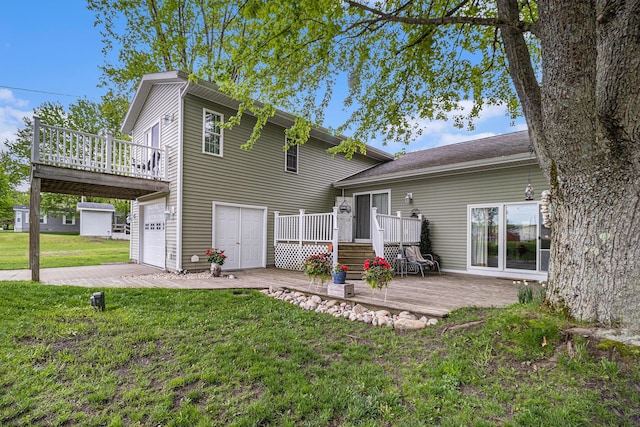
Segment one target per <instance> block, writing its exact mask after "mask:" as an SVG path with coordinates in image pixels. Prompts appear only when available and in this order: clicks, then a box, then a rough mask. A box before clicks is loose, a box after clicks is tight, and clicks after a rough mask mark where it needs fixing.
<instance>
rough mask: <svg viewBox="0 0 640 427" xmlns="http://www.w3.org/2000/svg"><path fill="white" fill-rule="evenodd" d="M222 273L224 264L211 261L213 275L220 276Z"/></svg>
mask: <svg viewBox="0 0 640 427" xmlns="http://www.w3.org/2000/svg"><path fill="white" fill-rule="evenodd" d="M220 274H222V266H221V265H220V264H218V263H215V262H212V263H211V277H220Z"/></svg>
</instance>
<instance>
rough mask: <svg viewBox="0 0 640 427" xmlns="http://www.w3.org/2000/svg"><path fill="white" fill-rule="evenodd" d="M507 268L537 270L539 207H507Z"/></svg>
mask: <svg viewBox="0 0 640 427" xmlns="http://www.w3.org/2000/svg"><path fill="white" fill-rule="evenodd" d="M505 210H506V215H505V216H506V221H507V230H506V231H507V236H506V237H507V252H506V268H507V269H514V270H534V271H535V270H537V268H538V241H537V240H538V205H537V204H531V203H529V204H522V205H506V206H505Z"/></svg>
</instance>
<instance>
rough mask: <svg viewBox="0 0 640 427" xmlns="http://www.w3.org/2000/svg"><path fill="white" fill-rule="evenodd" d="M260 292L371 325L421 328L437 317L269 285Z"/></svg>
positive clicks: (434, 320) (435, 322)
mask: <svg viewBox="0 0 640 427" xmlns="http://www.w3.org/2000/svg"><path fill="white" fill-rule="evenodd" d="M260 292H261V293H263V294H265V295H267V296H270V297H272V298H277V299H279V300H282V301H286V302H289V303H291V304H294V305H297V306H298V307H300V308H303V309H305V310H309V311H315V312H316V313H325V314H329V315H332V316H333V317H341V318H343V319H348V320H351V321H353V322H355V321H358V322H364V323H367V324H370V325H372V326H379V327H389V328H394V329H398V330H407V329H422V328H424V327H426V326H433V325H436V324H437V323H438V319H436V318H432V319H428V318H427V317H426V316H423V317H421V318H420V319H418V318H417V316H415V315H414V314H412V313H410V312H408V311H403V312H401V313H399V314H396V315H394V314H392V313H390V312H389V311H387V310H377V311H375V310H370V309H369V308H367V307H365V306H364V305H361V304H356V305H355V306H353V305H351V304H349V303H346V302H338V301H337V300H335V299H332V300H323V299H322V298H320V297H319V296H318V295H311V296H307V295H306V294H304V293H302V292H299V291H291V290H289V289H284V288H280V287H274V286H272V287H270V288H269V289H262V290H261V291H260Z"/></svg>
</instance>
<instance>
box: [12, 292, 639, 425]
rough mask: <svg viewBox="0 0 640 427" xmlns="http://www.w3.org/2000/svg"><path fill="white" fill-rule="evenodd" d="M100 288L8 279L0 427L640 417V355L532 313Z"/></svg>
mask: <svg viewBox="0 0 640 427" xmlns="http://www.w3.org/2000/svg"><path fill="white" fill-rule="evenodd" d="M96 290H97V289H96ZM93 291H95V290H90V289H81V288H73V287H54V286H43V285H38V284H33V283H28V282H13V283H10V282H4V283H0V319H1V322H0V346H1V347H0V372H2V375H0V387H1V388H2V390H3V392H2V393H1V394H0V425H8V426H12V425H47V426H48V425H87V426H97V425H107V426H125V425H127V426H129V425H167V426H198V425H200V426H210V425H233V426H257V425H263V426H327V425H328V426H337V425H344V426H356V425H357V426H421V425H445V426H449V425H450V426H454V425H456V426H457V425H477V426H489V425H496V424H499V425H541V426H544V425H563V426H570V425H576V426H578V425H637V424H638V423H639V422H640V363H638V362H640V360H639V359H640V355H639V354H638V352H637V351H635V349H632V350H630V351H626V352H624V353H625V354H624V355H621V351H620V349H619V347H617V346H613V345H608V346H606V347H600V348H599V347H598V346H597V345H596V344H597V343H594V342H591V341H589V340H587V339H585V338H582V337H577V338H573V339H572V338H569V337H567V336H565V334H563V332H562V331H563V329H564V328H565V327H567V326H569V324H568V322H567V321H566V320H564V319H562V318H559V317H555V316H552V315H550V314H547V313H545V312H543V311H540V310H539V309H537V308H536V307H535V305H533V304H530V305H514V306H512V307H510V308H507V309H491V310H486V309H485V310H479V309H465V310H460V311H457V312H455V313H453V315H452V316H451V318H449V319H447V320H445V321H443V322H441V323H440V324H439V325H438V326H437V327H432V328H428V329H424V330H422V331H419V332H411V333H398V332H396V331H394V330H392V329H386V328H383V329H381V328H373V327H371V326H368V325H365V324H363V323H359V322H349V321H346V320H343V319H336V318H333V317H331V316H327V315H322V314H316V313H314V312H308V311H305V310H301V309H300V308H298V307H295V306H293V305H291V304H288V303H284V302H282V301H279V300H276V299H271V298H268V297H266V296H264V295H262V294H260V293H259V292H256V291H244V290H242V291H240V290H236V291H186V290H166V289H110V290H107V291H106V303H107V310H106V311H105V312H96V311H93V310H92V309H91V308H90V306H89V304H88V298H89V296H90V294H91V293H92V292H93ZM477 320H482V323H480V324H474V326H469V325H470V323H468V322H471V321H477ZM465 324H466V325H467V327H458V328H456V326H461V325H465ZM568 342H571V347H568V345H567V343H568ZM543 343H546V344H547V345H544V346H543V345H542V344H543ZM569 348H570V349H571V350H568V349H569Z"/></svg>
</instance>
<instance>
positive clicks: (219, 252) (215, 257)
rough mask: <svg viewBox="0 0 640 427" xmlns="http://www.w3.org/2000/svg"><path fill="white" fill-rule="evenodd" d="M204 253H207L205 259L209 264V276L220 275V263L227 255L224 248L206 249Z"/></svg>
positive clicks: (221, 263) (222, 262)
mask: <svg viewBox="0 0 640 427" xmlns="http://www.w3.org/2000/svg"><path fill="white" fill-rule="evenodd" d="M205 254H206V255H207V261H209V263H210V264H211V276H213V277H220V274H222V265H223V264H224V261H225V260H226V259H227V256H226V255H225V254H224V249H218V248H211V249H207V250H206V251H205Z"/></svg>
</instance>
